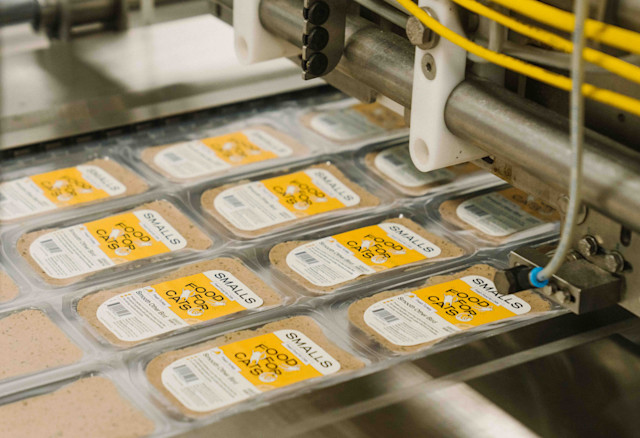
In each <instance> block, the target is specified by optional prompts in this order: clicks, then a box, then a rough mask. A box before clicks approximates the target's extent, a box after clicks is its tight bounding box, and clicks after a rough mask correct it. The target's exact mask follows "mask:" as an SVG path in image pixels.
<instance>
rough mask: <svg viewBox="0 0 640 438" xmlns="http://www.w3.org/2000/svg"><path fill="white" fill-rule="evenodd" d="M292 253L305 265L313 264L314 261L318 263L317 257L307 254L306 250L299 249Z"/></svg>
mask: <svg viewBox="0 0 640 438" xmlns="http://www.w3.org/2000/svg"><path fill="white" fill-rule="evenodd" d="M293 255H295V256H296V257H298V258H299V259H300V260H302V261H303V262H305V263H306V264H307V265H314V264H316V263H320V262H319V261H318V259H316V258H315V257H314V256H312V255H311V254H309V253H308V252H306V251H300V252H296V253H294V254H293Z"/></svg>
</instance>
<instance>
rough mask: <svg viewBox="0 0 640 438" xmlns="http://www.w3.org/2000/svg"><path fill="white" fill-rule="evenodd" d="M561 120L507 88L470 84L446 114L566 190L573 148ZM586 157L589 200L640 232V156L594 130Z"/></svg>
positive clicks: (463, 132) (460, 129) (490, 147)
mask: <svg viewBox="0 0 640 438" xmlns="http://www.w3.org/2000/svg"><path fill="white" fill-rule="evenodd" d="M558 119H559V116H558V115H557V114H555V113H553V112H551V111H550V110H548V109H546V108H543V107H541V106H539V105H536V104H534V103H531V102H528V101H526V100H524V99H522V98H520V97H518V96H517V95H516V94H513V93H510V92H508V91H506V90H504V89H502V88H501V87H498V86H495V85H490V84H487V83H478V82H469V81H466V82H463V83H462V84H460V85H459V86H458V87H457V88H456V89H455V90H454V91H453V92H452V93H451V96H450V97H449V101H448V102H447V107H446V110H445V122H446V124H447V127H448V128H449V129H450V130H451V132H453V133H454V134H455V135H457V136H459V137H461V138H463V139H465V140H468V141H469V142H471V143H474V144H475V145H477V146H479V147H481V148H482V149H484V150H486V151H487V152H488V153H489V154H492V155H497V156H500V157H503V158H505V159H507V160H509V161H511V162H513V163H517V164H518V165H520V166H522V167H524V168H525V169H527V170H528V171H529V172H530V173H531V174H532V175H533V176H536V177H538V178H539V179H541V180H542V181H544V182H545V183H547V184H549V185H550V186H552V187H554V188H556V189H557V190H560V191H563V192H566V191H567V187H568V186H569V176H570V153H571V150H570V147H569V133H568V130H567V127H566V123H565V122H566V121H564V120H563V121H562V122H560V121H558ZM583 158H584V163H583V169H584V176H583V192H582V195H583V199H584V201H585V202H586V203H588V204H589V205H591V206H592V207H594V208H596V210H598V211H600V212H602V213H603V214H605V215H606V216H609V217H611V218H612V219H615V220H616V221H619V222H620V223H622V224H624V225H626V226H628V227H629V228H632V229H634V230H636V231H640V154H638V153H636V152H634V151H631V150H630V149H628V148H625V147H624V146H622V145H620V144H618V143H615V142H613V141H611V140H609V139H606V138H604V137H602V136H599V135H597V134H594V133H592V132H591V133H589V134H588V135H587V138H585V143H584V157H583Z"/></svg>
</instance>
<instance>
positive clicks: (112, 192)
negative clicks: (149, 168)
mask: <svg viewBox="0 0 640 438" xmlns="http://www.w3.org/2000/svg"><path fill="white" fill-rule="evenodd" d="M148 188H149V185H148V184H147V182H146V181H145V180H144V179H142V178H141V177H140V176H138V175H136V174H135V173H133V172H132V171H131V170H129V169H127V168H125V167H124V166H122V165H120V164H119V163H118V162H117V161H114V160H111V159H107V158H98V159H95V160H91V161H87V162H85V163H82V164H78V165H77V166H73V167H66V168H63V169H57V170H52V171H49V172H44V173H40V174H36V175H31V176H27V177H24V178H18V179H14V180H11V181H6V182H3V183H0V222H3V221H18V220H21V219H25V218H28V217H32V216H36V215H40V214H43V213H46V212H50V211H53V210H60V209H65V208H69V207H72V206H80V205H85V204H90V203H97V202H103V201H106V200H109V199H115V198H121V197H125V196H130V195H134V194H138V193H142V192H145V191H147V189H148Z"/></svg>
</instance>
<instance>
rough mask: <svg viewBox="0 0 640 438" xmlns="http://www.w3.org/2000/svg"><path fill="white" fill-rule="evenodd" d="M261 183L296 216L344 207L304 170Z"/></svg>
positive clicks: (311, 214)
mask: <svg viewBox="0 0 640 438" xmlns="http://www.w3.org/2000/svg"><path fill="white" fill-rule="evenodd" d="M327 173H328V172H327ZM262 183H263V184H264V185H265V187H266V188H267V189H268V190H269V191H270V192H271V193H273V194H274V195H276V196H277V197H278V202H280V204H281V205H282V206H284V207H285V208H286V209H287V210H289V211H290V212H291V213H293V214H294V215H296V217H304V216H313V215H316V214H320V213H325V212H327V211H332V210H338V209H340V208H343V207H345V204H344V203H343V202H341V201H340V199H338V198H337V197H331V196H328V194H327V193H325V192H323V191H322V190H321V189H320V188H319V187H318V186H317V185H316V184H315V183H314V182H313V180H312V179H311V176H310V175H309V174H307V173H306V172H296V173H292V174H289V175H283V176H278V177H275V178H270V179H267V180H264V181H262Z"/></svg>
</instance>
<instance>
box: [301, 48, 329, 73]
mask: <svg viewBox="0 0 640 438" xmlns="http://www.w3.org/2000/svg"><path fill="white" fill-rule="evenodd" d="M328 65H329V60H328V59H327V57H326V55H325V54H324V53H314V54H313V55H311V57H310V58H309V59H308V60H307V62H306V63H304V65H303V66H302V67H303V68H304V70H305V71H306V72H308V73H310V74H312V75H314V76H322V73H324V72H325V70H326V69H327V66H328Z"/></svg>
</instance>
